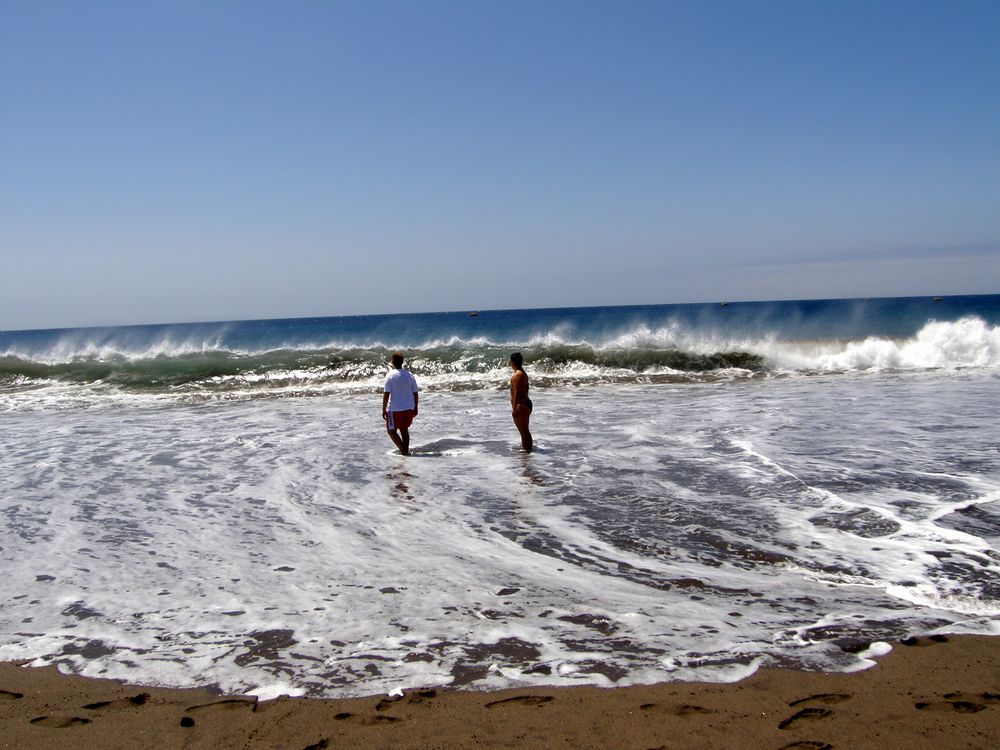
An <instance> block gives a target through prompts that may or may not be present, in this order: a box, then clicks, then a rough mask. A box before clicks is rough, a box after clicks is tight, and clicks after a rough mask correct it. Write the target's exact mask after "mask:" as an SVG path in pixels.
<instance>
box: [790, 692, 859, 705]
mask: <svg viewBox="0 0 1000 750" xmlns="http://www.w3.org/2000/svg"><path fill="white" fill-rule="evenodd" d="M850 699H851V696H850V695H844V694H843V693H819V694H817V695H810V696H809V697H808V698H799V699H798V700H797V701H792V702H791V703H789V704H788V705H789V706H792V707H794V706H801V705H804V704H815V703H818V704H820V705H827V706H829V705H831V704H833V703H843V702H844V701H847V700H850Z"/></svg>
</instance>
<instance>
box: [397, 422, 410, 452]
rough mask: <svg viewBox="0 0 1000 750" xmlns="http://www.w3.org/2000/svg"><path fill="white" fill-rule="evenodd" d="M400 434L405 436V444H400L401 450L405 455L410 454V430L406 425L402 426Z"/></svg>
mask: <svg viewBox="0 0 1000 750" xmlns="http://www.w3.org/2000/svg"><path fill="white" fill-rule="evenodd" d="M399 432H400V434H401V435H402V436H403V444H402V445H401V446H399V452H400V453H402V454H403V455H404V456H409V455H410V431H409V430H408V429H406V428H405V427H404V428H402V429H401V430H400V431H399Z"/></svg>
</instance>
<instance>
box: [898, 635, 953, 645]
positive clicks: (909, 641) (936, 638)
mask: <svg viewBox="0 0 1000 750" xmlns="http://www.w3.org/2000/svg"><path fill="white" fill-rule="evenodd" d="M947 642H948V637H947V636H944V635H928V636H912V637H910V638H904V639H903V640H901V641H900V643H902V644H903V645H904V646H935V645H937V644H938V643H947Z"/></svg>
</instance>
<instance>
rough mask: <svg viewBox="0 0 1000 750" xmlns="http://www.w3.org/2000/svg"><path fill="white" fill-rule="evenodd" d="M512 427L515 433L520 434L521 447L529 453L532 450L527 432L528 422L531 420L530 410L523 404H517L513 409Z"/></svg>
mask: <svg viewBox="0 0 1000 750" xmlns="http://www.w3.org/2000/svg"><path fill="white" fill-rule="evenodd" d="M512 416H513V417H514V426H515V427H517V431H518V432H520V433H521V447H522V448H523V449H524V450H526V451H530V450H531V448H532V440H531V432H530V431H529V430H528V420H530V419H531V409H529V408H528V407H527V406H525V405H524V404H518V405H517V406H516V407H514V413H513V415H512Z"/></svg>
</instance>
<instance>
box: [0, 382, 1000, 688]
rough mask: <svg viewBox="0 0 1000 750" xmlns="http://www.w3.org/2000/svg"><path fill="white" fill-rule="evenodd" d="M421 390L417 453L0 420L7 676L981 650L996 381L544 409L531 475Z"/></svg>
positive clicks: (641, 396)
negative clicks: (872, 646)
mask: <svg viewBox="0 0 1000 750" xmlns="http://www.w3.org/2000/svg"><path fill="white" fill-rule="evenodd" d="M296 373H297V371H289V373H286V376H287V375H289V374H296ZM474 375H475V377H477V378H478V377H482V378H487V377H488V376H489V373H475V374H474ZM296 377H298V376H297V375H296ZM296 377H287V378H286V379H287V380H288V381H290V384H288V383H285V384H283V385H281V386H280V388H282V389H286V388H287V389H288V393H289V395H295V394H297V393H299V392H300V390H301V388H302V387H303V385H302V382H301V381H305V382H306V383H308V379H309V377H310V371H309V370H304V371H302V372H301V377H298V379H297V380H296ZM441 377H442V378H446V377H448V376H447V375H442V376H441ZM365 382H367V381H365ZM427 382H430V383H431V384H432V385H433V387H429V388H427V390H426V392H425V394H424V398H423V399H422V400H421V413H420V417H419V418H418V420H417V422H416V424H415V426H414V428H413V440H414V446H415V448H416V449H417V450H416V453H417V455H415V456H413V457H411V458H402V457H399V456H395V455H390V454H389V453H390V448H391V445H390V443H389V441H388V440H387V439H386V437H385V435H384V428H383V426H382V422H381V419H380V415H379V406H380V403H381V402H380V399H379V398H378V395H377V393H374V392H372V393H369V394H367V395H359V394H351V393H347V392H344V391H341V390H337V389H336V388H332V387H330V386H329V384H326V383H316V384H313V385H312V386H310V387H314V388H315V393H314V394H313V395H314V396H315V397H314V398H311V399H300V398H284V399H275V400H269V401H261V400H257V401H237V402H235V403H228V402H225V401H218V402H197V403H194V404H191V405H186V404H184V403H183V401H179V400H178V398H177V397H176V396H174V395H170V394H158V395H155V396H153V395H150V394H135V395H133V396H127V395H123V394H122V392H120V391H116V390H115V389H112V388H109V387H104V390H105V391H106V392H107V393H108V394H117V395H116V396H114V398H116V399H120V400H117V401H114V402H109V403H113V404H114V408H100V409H91V410H80V409H63V410H57V409H51V408H46V409H42V410H39V411H35V412H31V413H28V412H16V411H15V412H11V413H8V414H5V415H4V417H3V419H4V430H3V431H2V433H0V483H2V484H0V486H2V487H3V492H2V493H0V525H2V529H3V535H4V540H5V542H4V545H3V549H2V550H0V563H2V565H3V566H4V571H5V576H4V579H3V580H2V581H0V601H2V602H3V604H2V605H0V658H6V659H12V658H37V659H38V660H39V661H38V662H37V663H51V662H58V663H62V664H64V665H65V667H66V668H70V669H73V670H77V671H81V672H83V673H85V674H91V675H101V676H105V677H120V678H127V679H130V680H141V681H148V682H153V683H159V684H169V685H195V684H209V683H214V684H219V685H220V686H222V687H223V688H224V689H226V690H230V691H239V692H253V693H254V694H258V695H261V696H271V695H275V694H278V693H286V694H301V693H311V694H329V695H347V694H371V693H377V692H388V691H390V690H394V689H399V688H407V689H409V688H411V687H416V686H421V685H454V684H471V685H473V686H479V687H501V686H513V685H531V684H600V685H608V684H621V683H627V682H651V681H655V680H662V679H714V680H730V679H738V678H740V677H742V676H745V675H746V674H749V673H751V672H752V671H754V670H756V669H757V668H758V667H760V666H762V665H767V664H771V663H774V662H775V661H776V660H780V661H781V662H782V663H798V664H801V665H802V666H806V667H809V668H820V669H834V670H840V669H853V668H859V667H862V666H864V665H866V664H867V663H868V659H870V658H871V657H872V656H875V655H877V654H876V653H875V652H874V651H869V652H868V654H867V655H866V654H865V653H864V652H862V653H860V654H858V653H857V651H858V649H857V648H855V645H856V644H857V643H859V642H860V643H861V644H866V643H873V642H888V641H891V640H893V639H894V638H898V637H902V636H904V635H908V634H910V633H913V632H921V631H927V630H930V629H934V628H941V627H942V625H941V623H942V622H950V623H953V624H954V628H955V629H956V630H959V631H963V632H983V633H995V632H997V631H998V625H997V623H998V622H1000V611H998V598H1000V597H998V590H1000V583H998V582H1000V555H998V554H997V551H996V549H995V547H994V546H993V545H995V543H996V542H995V540H996V539H997V537H1000V531H998V526H1000V520H998V518H1000V516H998V514H997V507H996V506H997V500H998V498H1000V460H998V457H997V454H996V451H995V445H996V444H997V442H998V440H1000V432H998V428H997V426H996V422H995V419H993V417H992V413H993V410H994V409H993V407H994V406H995V403H994V402H995V392H996V380H995V376H994V374H993V373H991V372H989V371H988V370H978V371H973V372H970V373H969V374H967V375H966V376H964V377H960V378H959V377H955V376H953V375H951V374H949V373H948V372H912V373H909V374H907V375H904V376H898V375H896V376H892V377H870V376H868V377H850V376H847V377H844V376H821V377H812V378H777V379H771V380H758V381H745V382H742V383H740V384H727V385H724V386H721V387H720V386H719V385H718V384H713V385H705V386H702V385H690V384H689V385H669V384H665V385H652V386H651V385H639V384H636V385H618V386H614V387H611V386H598V385H595V386H592V387H585V388H547V389H545V388H542V389H539V390H538V392H537V394H536V393H535V391H534V390H533V397H534V398H535V411H534V415H533V418H532V429H533V432H534V433H535V439H536V441H537V444H538V450H537V452H536V453H535V454H533V455H531V456H523V455H520V454H519V453H518V452H517V451H516V450H514V449H513V443H514V442H515V432H514V429H513V426H512V425H511V423H510V417H509V407H508V404H507V394H506V392H505V391H502V390H500V388H501V383H500V382H496V383H494V384H493V385H492V386H487V385H486V383H485V382H484V387H483V388H482V389H481V390H473V391H467V392H465V391H461V392H451V391H448V390H447V389H444V388H438V387H437V384H436V383H435V382H434V381H433V379H432V378H431V377H428V379H427ZM534 382H535V379H533V383H534ZM328 387H329V388H330V390H328V391H326V392H324V391H323V390H322V389H323V388H328ZM95 388H96V386H95ZM297 389H299V390H297ZM73 391H74V389H73V388H70V387H67V388H65V389H64V395H65V398H67V399H68V400H71V399H72V396H70V395H68V394H71V393H72V392H73ZM237 393H239V392H238V391H237ZM108 398H112V396H111V395H108ZM944 629H945V630H946V629H947V626H944ZM841 644H846V645H847V646H850V648H841Z"/></svg>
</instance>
